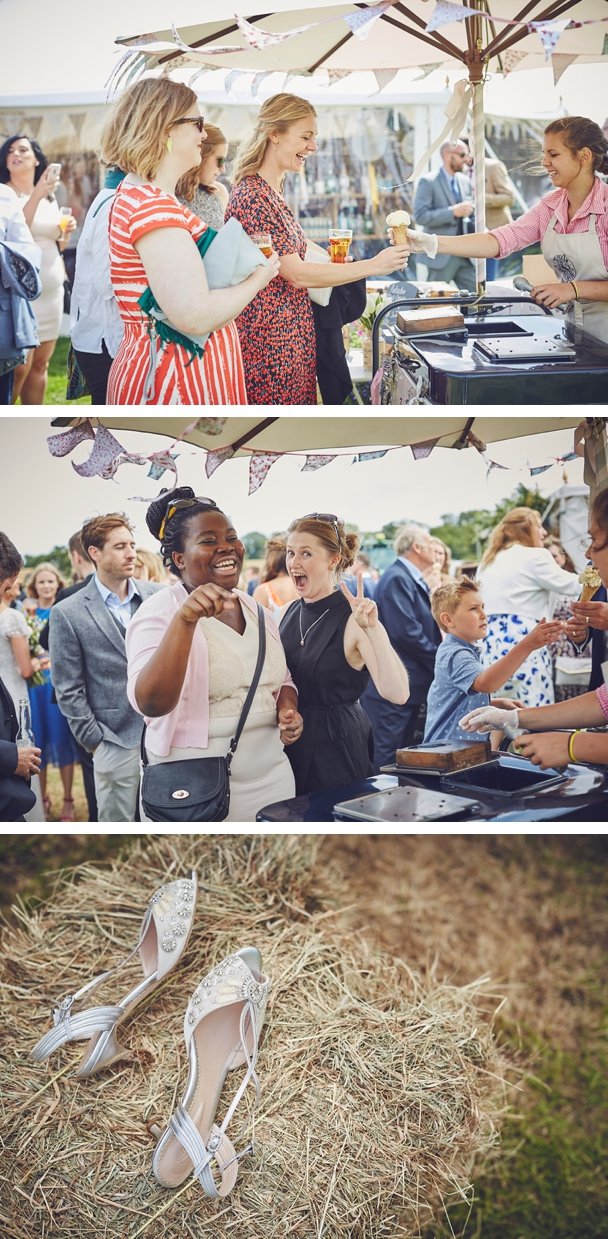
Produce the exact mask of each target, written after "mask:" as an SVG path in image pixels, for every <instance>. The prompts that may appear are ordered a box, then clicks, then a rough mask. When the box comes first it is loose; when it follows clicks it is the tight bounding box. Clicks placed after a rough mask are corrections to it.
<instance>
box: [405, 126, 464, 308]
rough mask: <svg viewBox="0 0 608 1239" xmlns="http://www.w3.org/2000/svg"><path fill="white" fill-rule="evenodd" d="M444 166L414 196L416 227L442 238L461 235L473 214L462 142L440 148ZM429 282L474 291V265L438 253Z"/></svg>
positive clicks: (429, 262) (432, 261)
mask: <svg viewBox="0 0 608 1239" xmlns="http://www.w3.org/2000/svg"><path fill="white" fill-rule="evenodd" d="M439 154H440V155H441V167H440V168H439V169H438V170H437V171H436V172H430V173H429V174H428V175H426V176H421V177H420V180H419V181H418V184H417V186H416V193H415V195H414V217H415V220H416V227H417V228H423V229H424V231H425V232H434V233H437V234H439V235H440V236H453V237H455V236H460V235H461V234H462V233H463V232H464V231H465V220H467V219H469V218H470V216H471V215H472V214H473V200H472V197H471V184H470V181H469V178H468V177H467V175H466V173H465V172H464V171H463V168H464V167H465V166H466V162H467V159H468V157H469V156H468V151H467V148H466V146H465V144H464V142H462V141H460V140H459V141H458V142H444V143H443V145H442V146H441V147H440V148H439ZM427 267H428V273H429V279H431V280H433V279H435V280H454V282H455V284H456V286H457V287H458V288H466V289H467V290H468V291H469V292H475V288H476V282H475V265H474V263H473V262H472V260H471V259H470V258H456V257H455V256H453V255H450V254H437V256H436V258H428V259H427Z"/></svg>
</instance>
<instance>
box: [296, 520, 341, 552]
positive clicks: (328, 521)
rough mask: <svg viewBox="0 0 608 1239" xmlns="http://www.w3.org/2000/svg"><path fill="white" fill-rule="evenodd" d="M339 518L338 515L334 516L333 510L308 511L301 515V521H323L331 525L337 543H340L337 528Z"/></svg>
mask: <svg viewBox="0 0 608 1239" xmlns="http://www.w3.org/2000/svg"><path fill="white" fill-rule="evenodd" d="M339 519H340V517H339V516H335V515H334V514H333V512H308V513H307V514H306V516H303V517H302V520H303V521H323V524H324V525H331V526H332V527H333V530H334V533H335V535H336V538H337V539H338V545H340V530H339V529H338V521H339Z"/></svg>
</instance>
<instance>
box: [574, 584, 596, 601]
mask: <svg viewBox="0 0 608 1239" xmlns="http://www.w3.org/2000/svg"><path fill="white" fill-rule="evenodd" d="M598 589H599V585H585V588H584V590H583V592H582V594H581V596H580V598H579V602H591V599H592V598H593V595H594V594H597V591H598Z"/></svg>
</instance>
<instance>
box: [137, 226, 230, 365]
mask: <svg viewBox="0 0 608 1239" xmlns="http://www.w3.org/2000/svg"><path fill="white" fill-rule="evenodd" d="M216 236H217V231H216V229H215V228H206V229H205V231H204V233H203V234H202V236H200V237H199V239H198V241H195V245H196V248H197V250H198V252H199V254H200V256H201V258H202V257H203V255H204V254H205V253H206V252H207V250H208V249H209V246H210V245H211V242H212V241H213V239H214V238H215V237H216ZM137 304H138V305H140V306H141V308H142V310H143V312H144V314H145V315H146V316H147V318H148V320H149V325H150V326H153V327H154V331H155V334H156V335H158V336H160V338H161V340H162V341H164V343H165V344H179V345H181V347H182V348H184V349H185V350H186V352H188V353H190V354H191V355H192V357H193V358H194V357H202V356H203V353H204V351H205V346H204V345H201V344H198V343H197V342H196V340H191V339H190V336H185V335H183V334H182V332H181V331H178V330H177V328H176V327H172V326H171V323H168V322H166V321H165V320H163V319H161V318H157V317H156V315H155V313H154V311H155V310H160V306H159V304H158V302H157V301H156V300H155V297H154V293H153V292H152V289H151V288H150V287H149V286H148V287H147V288H145V289H144V291H143V293H142V294H141V297H138V299H137ZM151 334H152V333H151Z"/></svg>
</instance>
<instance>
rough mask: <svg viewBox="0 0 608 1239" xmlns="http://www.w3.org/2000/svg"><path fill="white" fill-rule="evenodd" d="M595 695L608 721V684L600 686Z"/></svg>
mask: <svg viewBox="0 0 608 1239" xmlns="http://www.w3.org/2000/svg"><path fill="white" fill-rule="evenodd" d="M595 695H596V697H597V699H598V701H599V703H600V710H601V711H602V714H603V715H604V718H605V719H608V684H600V687H599V688H596V690H595Z"/></svg>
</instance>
